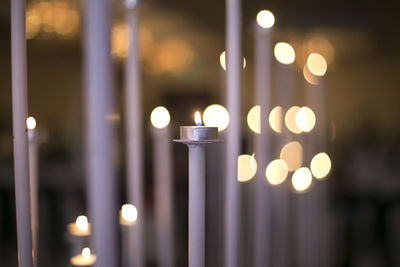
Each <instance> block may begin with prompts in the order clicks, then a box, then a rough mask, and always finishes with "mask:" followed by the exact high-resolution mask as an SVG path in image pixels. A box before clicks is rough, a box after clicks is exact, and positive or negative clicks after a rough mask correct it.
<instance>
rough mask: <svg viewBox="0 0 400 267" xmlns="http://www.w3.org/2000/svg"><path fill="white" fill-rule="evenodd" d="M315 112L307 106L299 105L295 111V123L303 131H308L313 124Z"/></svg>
mask: <svg viewBox="0 0 400 267" xmlns="http://www.w3.org/2000/svg"><path fill="white" fill-rule="evenodd" d="M315 121H316V118H315V114H314V112H313V111H312V109H311V108H309V107H306V106H304V107H301V108H300V109H299V110H298V111H297V113H296V125H297V127H298V128H299V129H301V130H302V131H303V132H310V131H311V130H312V129H313V128H314V126H315Z"/></svg>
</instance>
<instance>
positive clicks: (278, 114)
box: [268, 106, 282, 133]
mask: <svg viewBox="0 0 400 267" xmlns="http://www.w3.org/2000/svg"><path fill="white" fill-rule="evenodd" d="M268 120H269V125H270V126H271V128H272V130H274V131H275V132H277V133H281V132H282V107H280V106H276V107H274V108H273V109H272V110H271V112H270V113H269V118H268Z"/></svg>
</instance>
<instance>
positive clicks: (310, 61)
mask: <svg viewBox="0 0 400 267" xmlns="http://www.w3.org/2000/svg"><path fill="white" fill-rule="evenodd" d="M307 67H308V69H309V70H310V72H311V73H312V74H314V75H316V76H324V75H325V73H326V70H327V69H328V64H327V63H326V60H325V58H324V57H323V56H321V55H320V54H317V53H311V54H310V55H309V56H308V58H307Z"/></svg>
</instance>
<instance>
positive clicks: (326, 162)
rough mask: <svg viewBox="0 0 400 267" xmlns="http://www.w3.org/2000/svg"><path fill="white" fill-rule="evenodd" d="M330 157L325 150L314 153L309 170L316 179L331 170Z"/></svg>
mask: <svg viewBox="0 0 400 267" xmlns="http://www.w3.org/2000/svg"><path fill="white" fill-rule="evenodd" d="M331 166H332V163H331V159H330V158H329V156H328V154H326V153H325V152H321V153H318V154H317V155H315V156H314V157H313V158H312V160H311V164H310V168H311V172H312V174H313V175H314V177H315V178H317V179H322V178H324V177H325V176H327V175H328V173H329V172H330V170H331Z"/></svg>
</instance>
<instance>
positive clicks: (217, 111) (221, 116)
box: [203, 104, 229, 132]
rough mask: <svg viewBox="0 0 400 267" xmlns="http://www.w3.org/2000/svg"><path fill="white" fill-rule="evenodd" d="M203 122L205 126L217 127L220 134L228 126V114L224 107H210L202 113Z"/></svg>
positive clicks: (214, 105) (216, 105)
mask: <svg viewBox="0 0 400 267" xmlns="http://www.w3.org/2000/svg"><path fill="white" fill-rule="evenodd" d="M203 121H204V125H205V126H208V127H218V131H219V132H221V131H223V130H225V129H226V127H228V125H229V112H228V110H227V109H226V108H225V107H224V106H221V105H218V104H213V105H210V106H208V107H207V108H206V109H205V110H204V112H203Z"/></svg>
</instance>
